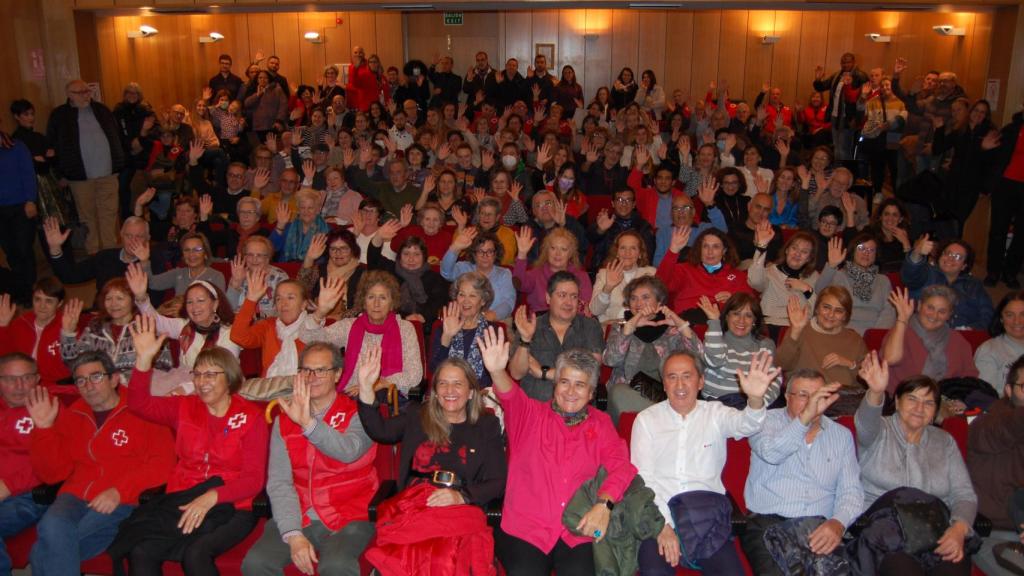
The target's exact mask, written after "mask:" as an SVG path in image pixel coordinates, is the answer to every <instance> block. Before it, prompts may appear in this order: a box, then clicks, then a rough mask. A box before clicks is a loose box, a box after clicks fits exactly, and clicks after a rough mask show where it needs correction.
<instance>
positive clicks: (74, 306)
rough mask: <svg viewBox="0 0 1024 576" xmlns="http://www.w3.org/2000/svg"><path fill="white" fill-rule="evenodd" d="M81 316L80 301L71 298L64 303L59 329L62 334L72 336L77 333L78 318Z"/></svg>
mask: <svg viewBox="0 0 1024 576" xmlns="http://www.w3.org/2000/svg"><path fill="white" fill-rule="evenodd" d="M81 316H82V301H81V300H79V299H78V298H71V299H69V300H67V301H66V302H65V303H64V315H63V316H61V324H60V331H61V333H62V334H67V335H69V336H74V335H76V334H78V319H79V318H80V317H81Z"/></svg>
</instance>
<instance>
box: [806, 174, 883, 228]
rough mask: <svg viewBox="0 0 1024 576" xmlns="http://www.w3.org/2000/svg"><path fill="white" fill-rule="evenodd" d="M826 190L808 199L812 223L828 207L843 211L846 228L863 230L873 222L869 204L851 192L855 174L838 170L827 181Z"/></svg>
mask: <svg viewBox="0 0 1024 576" xmlns="http://www.w3.org/2000/svg"><path fill="white" fill-rule="evenodd" d="M825 184H826V185H825V188H824V189H823V190H820V191H818V192H817V193H815V194H813V195H811V196H810V197H809V198H808V199H807V211H808V215H809V217H810V221H811V222H817V221H818V213H819V212H821V209H822V208H824V207H826V206H835V207H836V208H839V209H840V210H842V211H843V217H844V218H845V227H846V228H856V229H857V230H863V229H864V227H865V226H867V225H868V223H869V222H870V220H871V213H870V212H869V211H868V204H867V202H865V201H864V199H863V198H861V197H860V196H858V195H857V194H853V193H851V192H850V187H851V186H852V185H853V173H852V172H850V171H849V170H847V169H846V168H836V169H835V171H833V172H832V177H831V178H828V179H826V180H825Z"/></svg>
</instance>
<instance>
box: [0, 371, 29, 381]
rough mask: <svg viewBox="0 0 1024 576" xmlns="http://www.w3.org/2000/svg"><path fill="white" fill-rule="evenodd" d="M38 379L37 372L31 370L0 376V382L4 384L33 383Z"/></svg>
mask: <svg viewBox="0 0 1024 576" xmlns="http://www.w3.org/2000/svg"><path fill="white" fill-rule="evenodd" d="M38 381H39V373H38V372H32V373H31V374H16V375H14V376H0V382H3V383H4V384H17V383H18V382H21V383H22V384H35V383H36V382H38Z"/></svg>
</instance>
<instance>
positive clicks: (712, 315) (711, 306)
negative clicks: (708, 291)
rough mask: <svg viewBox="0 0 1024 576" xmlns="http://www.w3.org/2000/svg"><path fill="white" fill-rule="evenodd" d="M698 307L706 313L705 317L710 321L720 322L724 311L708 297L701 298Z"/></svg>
mask: <svg viewBox="0 0 1024 576" xmlns="http://www.w3.org/2000/svg"><path fill="white" fill-rule="evenodd" d="M697 307H698V308H700V309H701V310H702V311H703V312H704V315H705V316H707V317H708V320H718V319H719V318H721V317H722V311H721V310H719V308H718V304H717V303H715V302H712V301H711V299H710V298H708V297H707V296H701V297H700V298H699V299H698V300H697Z"/></svg>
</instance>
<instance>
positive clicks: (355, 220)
mask: <svg viewBox="0 0 1024 576" xmlns="http://www.w3.org/2000/svg"><path fill="white" fill-rule="evenodd" d="M365 226H366V218H365V217H363V211H362V210H356V211H355V212H354V213H353V214H352V232H353V233H354V234H355V235H356V236H359V235H360V234H362V233H363V227H365Z"/></svg>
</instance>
